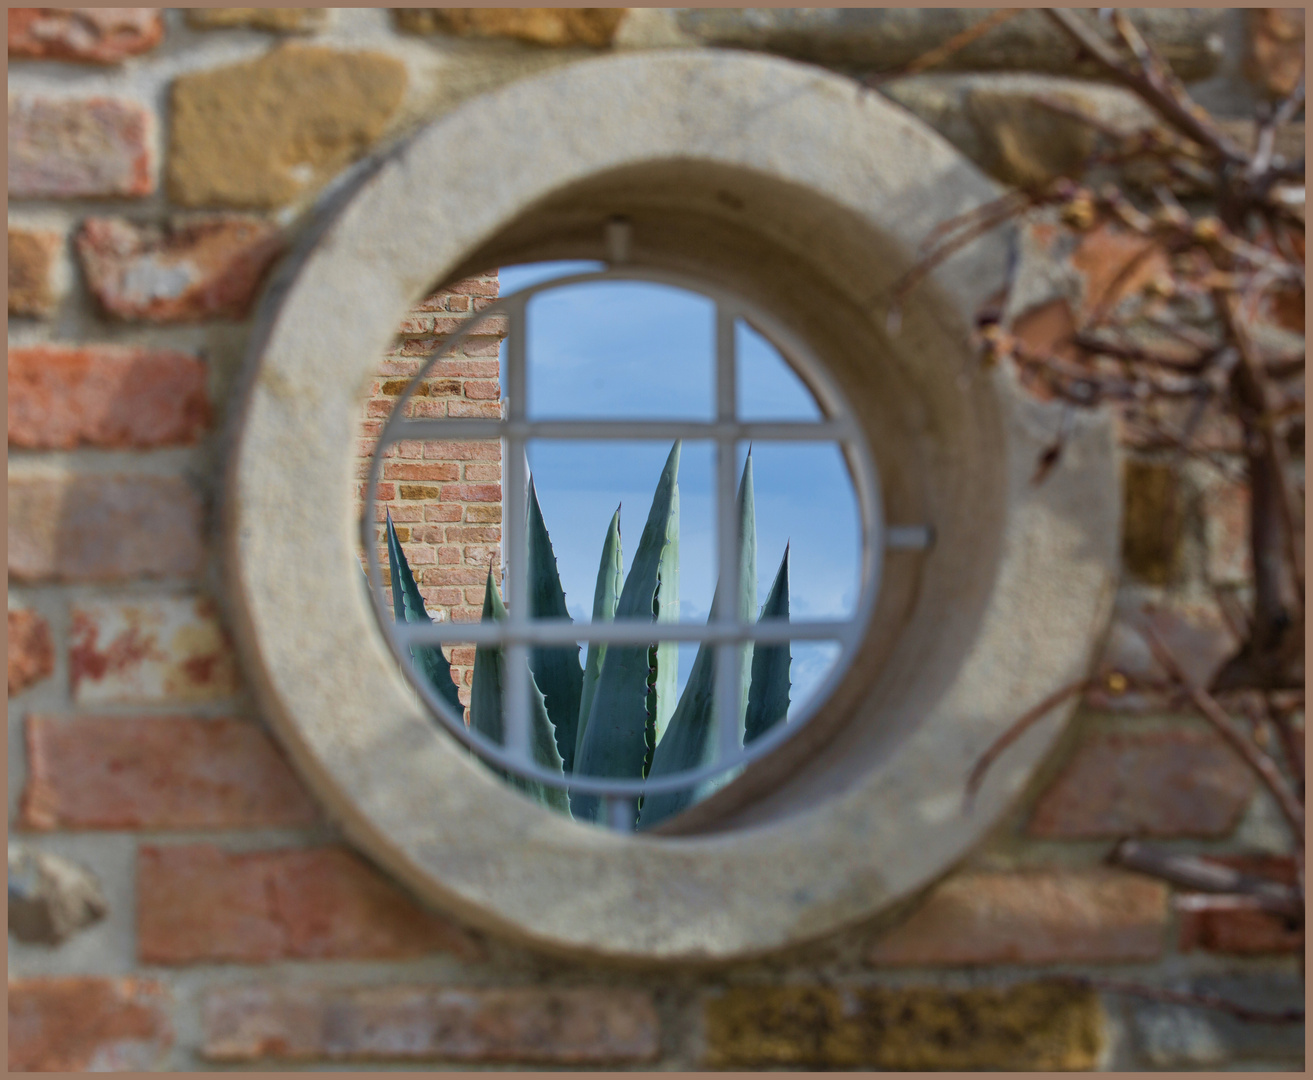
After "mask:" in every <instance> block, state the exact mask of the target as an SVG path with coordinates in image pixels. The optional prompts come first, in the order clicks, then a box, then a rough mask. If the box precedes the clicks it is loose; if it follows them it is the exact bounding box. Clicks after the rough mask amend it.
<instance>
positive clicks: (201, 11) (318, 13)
mask: <svg viewBox="0 0 1313 1080" xmlns="http://www.w3.org/2000/svg"><path fill="white" fill-rule="evenodd" d="M331 14H332V10H331V9H330V8H302V7H269V8H221V7H205V8H188V9H187V25H188V26H191V27H194V28H196V29H197V30H228V29H232V28H235V27H249V28H250V29H252V30H273V31H277V32H280V33H309V32H312V31H314V30H319V29H322V28H323V27H325V26H327V25H328V21H329V17H330V16H331Z"/></svg>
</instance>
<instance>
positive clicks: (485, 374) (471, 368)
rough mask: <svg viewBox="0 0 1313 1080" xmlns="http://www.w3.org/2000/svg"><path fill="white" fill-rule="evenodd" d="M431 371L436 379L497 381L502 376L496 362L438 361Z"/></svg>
mask: <svg viewBox="0 0 1313 1080" xmlns="http://www.w3.org/2000/svg"><path fill="white" fill-rule="evenodd" d="M431 370H432V373H433V375H434V376H435V377H437V376H445V377H447V378H450V379H495V378H497V377H498V376H499V375H500V374H501V364H500V363H499V362H498V361H496V360H460V359H444V360H439V361H437V362H436V363H435V364H434V365H433V367H432V369H431ZM494 445H495V444H494Z"/></svg>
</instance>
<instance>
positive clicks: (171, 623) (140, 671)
mask: <svg viewBox="0 0 1313 1080" xmlns="http://www.w3.org/2000/svg"><path fill="white" fill-rule="evenodd" d="M68 666H69V679H70V683H71V689H72V694H73V700H74V701H75V702H77V703H78V704H79V705H99V704H105V703H110V702H114V703H143V704H163V703H166V702H202V701H216V700H223V699H224V698H229V697H231V696H232V695H233V694H235V693H236V692H237V688H238V681H237V669H236V662H235V660H234V657H233V654H232V648H231V645H230V644H229V642H228V638H227V635H226V634H225V633H224V631H223V627H222V626H221V625H220V624H219V621H218V618H217V612H216V610H215V607H214V603H213V601H211V600H209V599H208V598H207V597H198V596H169V597H142V598H139V599H130V600H121V601H115V600H100V601H97V600H83V601H80V602H79V603H77V604H76V605H75V606H74V608H73V614H72V625H71V628H70V631H69V655H68Z"/></svg>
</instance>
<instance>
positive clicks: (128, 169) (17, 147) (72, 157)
mask: <svg viewBox="0 0 1313 1080" xmlns="http://www.w3.org/2000/svg"><path fill="white" fill-rule="evenodd" d="M154 124H155V119H154V116H153V114H152V113H151V112H150V111H149V110H148V109H146V108H145V107H143V106H141V105H138V104H136V103H134V102H130V101H117V100H113V99H110V98H70V99H58V100H56V99H52V98H38V97H28V96H18V97H11V98H10V99H9V196H10V198H14V199H78V198H95V197H103V196H119V195H127V196H133V195H149V194H150V193H151V192H153V191H154V190H155V177H154V171H155V157H154V150H153V140H152V133H153V131H154Z"/></svg>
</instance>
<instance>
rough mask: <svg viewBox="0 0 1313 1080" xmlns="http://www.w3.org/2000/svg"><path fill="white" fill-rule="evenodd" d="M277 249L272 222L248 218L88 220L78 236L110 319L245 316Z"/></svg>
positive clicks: (81, 252) (97, 294)
mask: <svg viewBox="0 0 1313 1080" xmlns="http://www.w3.org/2000/svg"><path fill="white" fill-rule="evenodd" d="M282 248H283V238H282V233H281V231H280V230H279V229H278V227H277V226H276V225H273V224H271V223H269V222H266V221H262V220H260V219H259V218H251V217H215V218H204V219H200V220H190V221H180V222H176V223H170V224H169V225H167V226H164V227H160V226H153V225H138V224H135V223H134V222H131V221H128V220H126V219H125V218H88V219H87V221H86V222H85V223H84V224H83V226H82V231H81V232H80V233H79V234H78V238H77V251H78V257H79V259H80V260H81V262H82V269H83V272H84V273H85V274H86V278H87V284H88V285H89V286H90V288H91V292H92V294H93V295H94V296H95V297H96V300H97V301H98V302H99V304H100V306H101V307H102V308H103V309H104V310H105V311H106V312H107V313H108V314H110V315H112V316H114V317H115V318H119V319H124V320H143V321H146V322H157V323H165V322H195V321H199V320H202V319H212V318H229V319H240V318H242V317H244V316H245V315H246V313H247V312H248V311H249V309H250V306H251V301H252V300H253V299H254V297H255V291H256V288H257V286H258V285H259V284H260V281H261V279H262V277H263V276H264V272H265V270H266V269H268V267H269V264H270V263H271V262H273V260H274V259H275V258H276V257H277V256H278V255H279V253H280V252H281V251H282Z"/></svg>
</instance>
